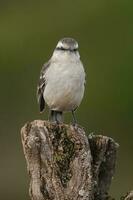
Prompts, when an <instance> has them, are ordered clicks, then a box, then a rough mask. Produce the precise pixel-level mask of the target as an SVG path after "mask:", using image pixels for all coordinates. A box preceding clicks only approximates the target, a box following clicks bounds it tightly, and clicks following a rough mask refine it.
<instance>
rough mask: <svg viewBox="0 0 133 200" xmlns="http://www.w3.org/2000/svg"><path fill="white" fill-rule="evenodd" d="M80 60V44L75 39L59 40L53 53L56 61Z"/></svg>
mask: <svg viewBox="0 0 133 200" xmlns="http://www.w3.org/2000/svg"><path fill="white" fill-rule="evenodd" d="M68 57H69V59H70V58H71V59H79V57H80V56H79V52H78V42H77V41H76V40H75V39H73V38H63V39H61V40H59V42H58V43H57V46H56V48H55V51H54V53H53V58H54V59H61V58H62V59H65V58H66V59H68Z"/></svg>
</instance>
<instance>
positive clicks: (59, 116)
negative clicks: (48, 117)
mask: <svg viewBox="0 0 133 200" xmlns="http://www.w3.org/2000/svg"><path fill="white" fill-rule="evenodd" d="M55 119H56V122H57V123H62V122H63V119H62V112H61V111H55Z"/></svg>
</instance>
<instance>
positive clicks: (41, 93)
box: [37, 61, 50, 112]
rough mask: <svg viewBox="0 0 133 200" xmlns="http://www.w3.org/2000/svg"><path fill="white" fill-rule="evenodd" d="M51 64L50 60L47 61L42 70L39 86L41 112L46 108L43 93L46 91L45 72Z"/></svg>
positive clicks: (38, 94)
mask: <svg viewBox="0 0 133 200" xmlns="http://www.w3.org/2000/svg"><path fill="white" fill-rule="evenodd" d="M49 65H50V61H48V62H47V63H45V64H44V65H43V67H42V69H41V72H40V78H39V83H38V86H37V100H38V103H39V109H40V112H42V111H43V110H44V108H45V100H44V98H43V93H44V89H45V84H46V80H45V73H46V70H47V69H48V67H49Z"/></svg>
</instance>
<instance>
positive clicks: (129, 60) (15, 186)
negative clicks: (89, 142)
mask: <svg viewBox="0 0 133 200" xmlns="http://www.w3.org/2000/svg"><path fill="white" fill-rule="evenodd" d="M132 6H133V1H132V0H110V1H106V0H90V1H88V0H76V1H71V0H67V1H65V0H58V1H57V0H55V1H52V0H49V1H48V0H47V1H46V0H38V1H35V0H32V1H29V0H28V1H24V0H23V1H20V0H17V1H13V0H12V1H10V0H6V1H3V0H0V199H1V200H9V199H10V200H11V199H13V200H18V199H19V200H24V199H27V200H28V199H29V196H28V175H27V171H26V163H25V159H24V156H23V152H22V145H21V138H20V129H21V127H22V126H23V125H24V123H25V122H27V121H32V120H34V119H47V113H44V114H43V115H40V114H39V110H38V105H37V102H36V85H37V81H38V77H39V72H40V69H41V66H42V64H43V63H44V62H45V61H47V60H48V59H49V58H50V56H51V54H52V51H53V49H54V48H55V45H56V43H57V41H58V40H59V39H60V38H62V37H66V36H69V37H74V38H75V39H76V40H77V41H78V42H79V45H80V54H81V58H82V61H83V63H84V66H85V71H86V74H87V76H86V79H87V83H86V91H85V96H84V100H83V102H82V104H81V106H80V108H79V109H78V111H77V113H76V114H77V118H78V121H79V123H80V124H81V125H82V126H83V127H85V130H86V132H87V133H90V132H94V133H100V134H105V135H107V136H111V137H113V138H114V139H115V140H116V141H117V142H118V143H119V144H120V148H119V152H118V160H117V169H116V175H115V177H114V179H113V182H112V187H111V189H110V193H111V194H112V195H113V196H114V197H115V198H116V199H118V197H119V196H121V195H122V194H124V193H126V192H127V191H128V190H131V189H132V188H133V91H132V90H133V89H132V88H133V56H132V50H133V48H132V45H133V40H132V34H133V29H132V28H133V27H132V24H133V21H132V20H133V14H132ZM70 120H71V115H70V114H67V115H66V122H68V123H69V122H70Z"/></svg>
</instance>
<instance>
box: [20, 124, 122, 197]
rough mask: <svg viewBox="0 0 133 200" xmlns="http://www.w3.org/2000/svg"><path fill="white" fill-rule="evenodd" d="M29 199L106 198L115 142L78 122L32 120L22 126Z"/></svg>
mask: <svg viewBox="0 0 133 200" xmlns="http://www.w3.org/2000/svg"><path fill="white" fill-rule="evenodd" d="M21 135H22V144H23V149H24V155H25V158H26V162H27V169H28V172H29V176H30V197H31V200H95V199H96V200H107V199H108V200H109V196H108V191H109V187H110V184H111V179H112V177H113V175H114V171H115V163H116V153H117V148H118V145H117V143H115V141H114V140H113V139H111V138H109V137H106V136H101V135H98V136H96V135H89V137H88V136H87V134H86V133H85V131H84V129H83V128H81V127H79V126H78V125H77V126H72V125H66V124H56V123H50V122H48V121H41V120H35V121H33V122H31V123H27V124H26V125H25V126H24V127H23V128H22V130H21Z"/></svg>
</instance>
